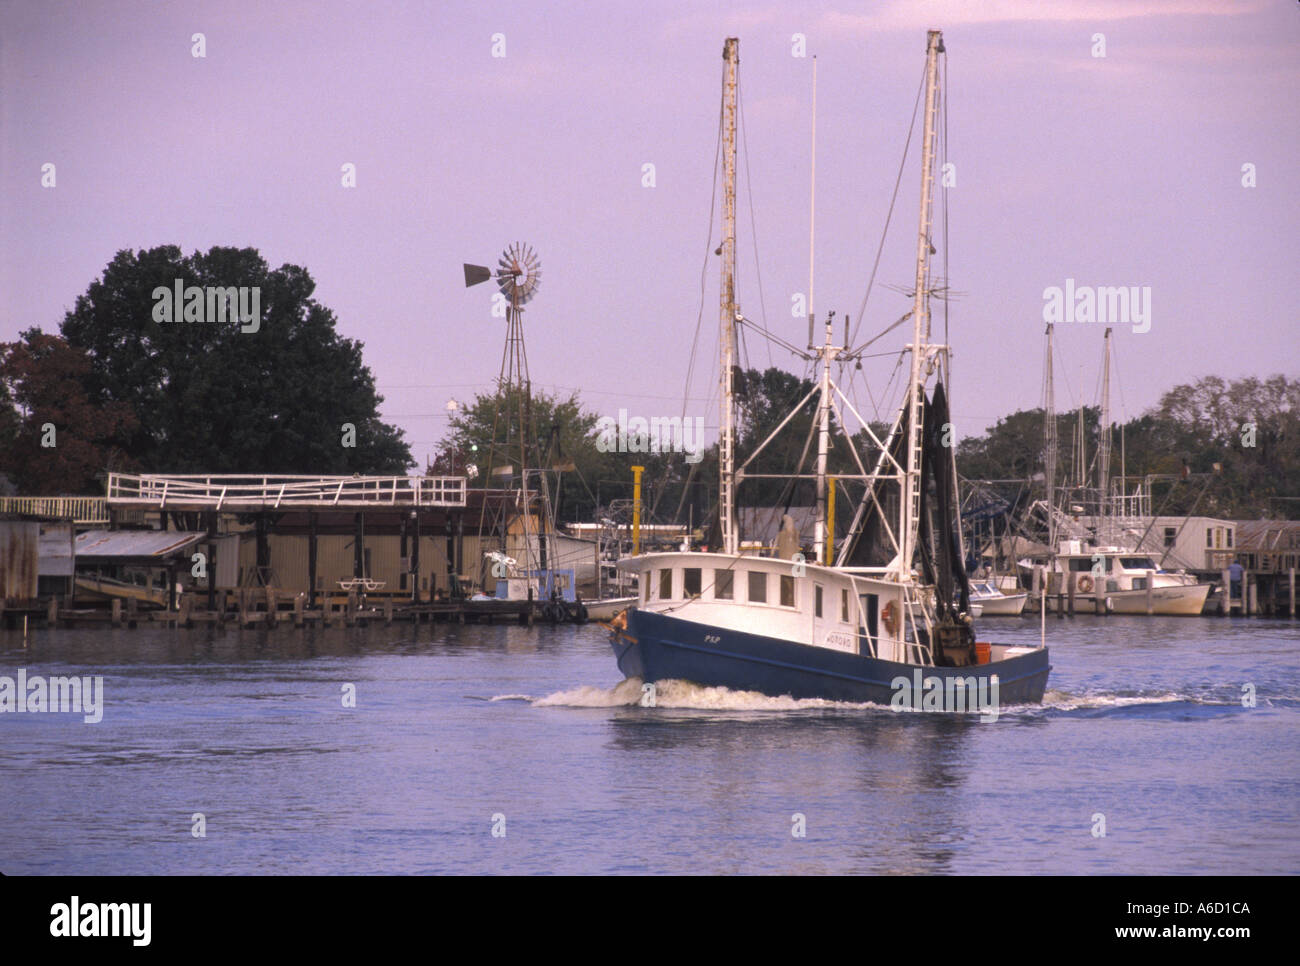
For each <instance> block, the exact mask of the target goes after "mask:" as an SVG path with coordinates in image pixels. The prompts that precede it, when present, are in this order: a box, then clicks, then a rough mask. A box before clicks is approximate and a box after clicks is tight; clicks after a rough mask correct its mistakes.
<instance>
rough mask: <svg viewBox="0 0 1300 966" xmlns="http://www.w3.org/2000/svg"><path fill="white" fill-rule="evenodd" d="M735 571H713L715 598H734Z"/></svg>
mask: <svg viewBox="0 0 1300 966" xmlns="http://www.w3.org/2000/svg"><path fill="white" fill-rule="evenodd" d="M734 576H735V572H734V571H731V570H715V571H713V599H714V600H731V598H732V590H731V588H732V586H733V583H732V578H733V577H734Z"/></svg>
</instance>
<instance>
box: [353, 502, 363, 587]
mask: <svg viewBox="0 0 1300 966" xmlns="http://www.w3.org/2000/svg"><path fill="white" fill-rule="evenodd" d="M352 521H353V534H352V576H353V577H365V576H366V517H365V514H364V513H357V514H356V515H355V516H354V517H353V518H352Z"/></svg>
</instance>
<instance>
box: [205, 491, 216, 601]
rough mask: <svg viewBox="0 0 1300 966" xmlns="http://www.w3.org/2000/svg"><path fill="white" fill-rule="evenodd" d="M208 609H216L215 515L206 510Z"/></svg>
mask: <svg viewBox="0 0 1300 966" xmlns="http://www.w3.org/2000/svg"><path fill="white" fill-rule="evenodd" d="M207 571H208V610H216V609H217V515H216V513H215V512H213V511H211V510H209V511H208V562H207Z"/></svg>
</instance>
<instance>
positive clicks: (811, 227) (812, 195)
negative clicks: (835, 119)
mask: <svg viewBox="0 0 1300 966" xmlns="http://www.w3.org/2000/svg"><path fill="white" fill-rule="evenodd" d="M812 62H813V65H812V67H813V81H812V173H811V175H810V176H809V179H808V180H809V184H810V187H809V199H808V348H809V349H812V348H814V346H813V332H814V328H813V257H814V250H813V239H814V238H815V237H816V234H817V232H816V228H817V55H816V54H813V59H812ZM847 344H848V340H847V339H846V340H845V345H847Z"/></svg>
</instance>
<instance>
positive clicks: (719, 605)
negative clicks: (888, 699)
mask: <svg viewBox="0 0 1300 966" xmlns="http://www.w3.org/2000/svg"><path fill="white" fill-rule="evenodd" d="M619 567H620V569H627V570H631V571H633V572H636V573H637V574H639V577H640V595H639V597H638V600H637V606H638V607H639V608H640V609H641V610H644V611H648V612H650V613H655V614H667V615H670V616H672V617H676V618H679V619H681V620H687V621H694V622H697V623H700V624H708V625H711V626H714V627H719V628H723V629H725V630H731V631H739V632H742V633H747V634H760V635H763V636H765V637H775V638H779V639H781V640H786V641H791V642H794V643H797V644H806V645H812V646H815V647H825V648H830V649H832V650H837V651H844V652H846V653H849V654H861V655H865V656H868V657H877V658H881V659H884V660H889V661H899V662H904V661H905V662H909V663H918V664H931V663H933V662H932V660H931V657H930V653H929V648H928V647H926V646H925V645H923V644H917V643H915V634H914V633H913V630H912V628H913V626H914V622H915V621H917V620H919V621H922V622H924V621H925V617H924V615H923V614H922V613H921V610H922V608H921V605H920V604H918V603H916V602H913V603H912V604H911V606H910V607H909V606H908V604H907V598H906V595H905V593H904V588H903V587H902V586H901V585H899V584H897V583H894V582H892V581H886V580H882V579H879V578H874V577H869V576H863V575H860V574H857V573H849V572H846V571H845V570H842V569H831V568H827V567H821V566H818V565H816V564H810V563H802V564H796V563H795V562H794V561H792V560H786V559H782V558H779V557H756V556H749V555H746V554H740V555H735V556H733V555H729V554H719V553H704V552H699V553H693V552H685V553H683V552H674V553H660V554H645V555H643V556H638V557H631V558H625V559H624V560H622V561H620V562H619Z"/></svg>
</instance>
